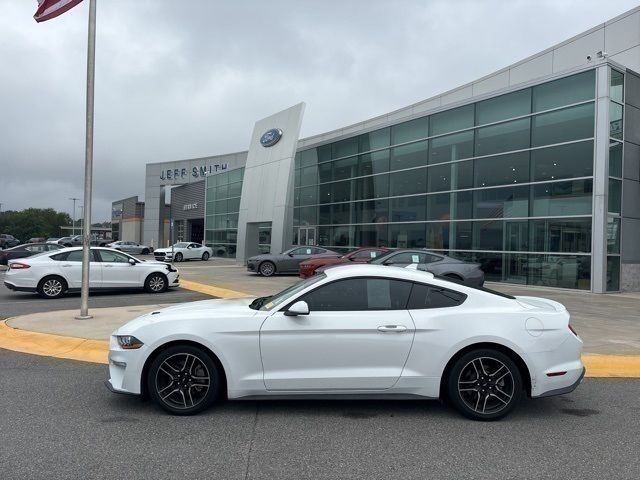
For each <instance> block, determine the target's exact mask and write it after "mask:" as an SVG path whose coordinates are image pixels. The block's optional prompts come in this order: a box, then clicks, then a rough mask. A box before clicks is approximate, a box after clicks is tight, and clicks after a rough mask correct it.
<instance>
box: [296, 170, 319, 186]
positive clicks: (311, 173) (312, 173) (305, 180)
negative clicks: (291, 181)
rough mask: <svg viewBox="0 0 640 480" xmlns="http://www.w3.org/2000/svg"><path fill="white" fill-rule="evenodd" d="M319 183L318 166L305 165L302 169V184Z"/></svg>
mask: <svg viewBox="0 0 640 480" xmlns="http://www.w3.org/2000/svg"><path fill="white" fill-rule="evenodd" d="M316 183H318V166H317V165H314V166H312V167H305V168H303V169H301V170H300V186H305V185H315V184H316Z"/></svg>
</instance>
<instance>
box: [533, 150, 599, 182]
mask: <svg viewBox="0 0 640 480" xmlns="http://www.w3.org/2000/svg"><path fill="white" fill-rule="evenodd" d="M531 166H532V172H533V178H532V180H533V181H535V182H538V181H541V180H558V179H560V178H572V177H590V176H592V175H593V141H588V142H578V143H570V144H567V145H558V146H557V147H550V148H540V149H537V150H532V151H531Z"/></svg>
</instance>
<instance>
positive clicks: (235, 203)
mask: <svg viewBox="0 0 640 480" xmlns="http://www.w3.org/2000/svg"><path fill="white" fill-rule="evenodd" d="M227 211H228V212H229V213H235V212H239V211H240V197H236V198H230V199H229V200H227Z"/></svg>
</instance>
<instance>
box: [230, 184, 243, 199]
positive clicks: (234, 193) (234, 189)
mask: <svg viewBox="0 0 640 480" xmlns="http://www.w3.org/2000/svg"><path fill="white" fill-rule="evenodd" d="M228 194H229V198H233V197H239V196H240V195H241V194H242V182H236V183H230V184H229V191H228Z"/></svg>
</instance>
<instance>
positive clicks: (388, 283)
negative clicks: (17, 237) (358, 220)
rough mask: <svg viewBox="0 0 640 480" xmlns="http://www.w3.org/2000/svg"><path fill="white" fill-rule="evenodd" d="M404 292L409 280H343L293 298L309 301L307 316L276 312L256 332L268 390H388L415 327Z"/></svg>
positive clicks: (404, 357) (405, 357) (396, 373)
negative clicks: (407, 307)
mask: <svg viewBox="0 0 640 480" xmlns="http://www.w3.org/2000/svg"><path fill="white" fill-rule="evenodd" d="M410 291H411V283H409V282H404V281H400V280H393V279H386V278H373V277H362V278H349V279H343V280H338V281H335V282H332V283H329V284H324V285H321V286H319V287H318V288H316V289H315V290H313V291H311V292H310V293H307V294H305V295H304V296H302V297H298V298H297V299H296V300H294V301H293V302H295V301H299V300H304V301H306V302H307V304H308V305H309V310H310V311H309V314H308V315H299V316H287V315H285V311H286V307H284V308H282V309H280V310H279V311H276V312H274V313H273V314H272V315H270V316H269V317H268V318H267V319H266V320H265V321H264V323H263V324H262V328H261V330H260V351H261V355H262V363H263V369H264V383H265V387H266V388H267V390H274V391H310V390H317V391H323V390H324V391H332V390H385V389H388V388H391V387H392V386H393V385H394V384H395V383H396V381H397V380H398V378H399V377H400V375H401V373H402V369H403V367H404V364H405V362H406V360H407V357H408V355H409V351H410V350H411V344H412V341H413V337H414V333H415V327H414V324H413V320H412V319H411V315H409V312H408V310H407V309H406V304H407V300H408V297H409V293H410ZM291 303H292V302H290V303H289V304H288V305H287V307H288V306H289V305H290V304H291Z"/></svg>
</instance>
